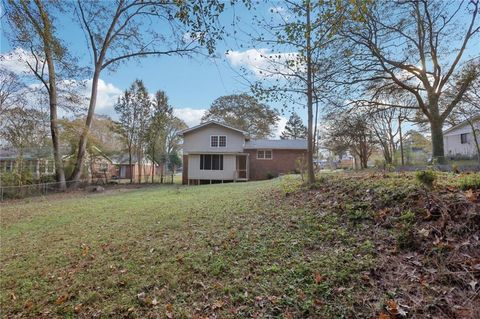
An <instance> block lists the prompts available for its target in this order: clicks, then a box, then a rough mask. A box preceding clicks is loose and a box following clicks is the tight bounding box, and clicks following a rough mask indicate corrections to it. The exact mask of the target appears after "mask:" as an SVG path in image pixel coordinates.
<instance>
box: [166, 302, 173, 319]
mask: <svg viewBox="0 0 480 319" xmlns="http://www.w3.org/2000/svg"><path fill="white" fill-rule="evenodd" d="M165 316H167V318H168V319H172V318H173V305H172V304H171V303H169V304H167V305H166V306H165Z"/></svg>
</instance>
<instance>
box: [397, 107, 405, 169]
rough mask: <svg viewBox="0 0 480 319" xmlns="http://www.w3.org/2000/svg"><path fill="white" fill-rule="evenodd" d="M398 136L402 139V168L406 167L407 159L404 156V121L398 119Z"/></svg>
mask: <svg viewBox="0 0 480 319" xmlns="http://www.w3.org/2000/svg"><path fill="white" fill-rule="evenodd" d="M398 134H399V138H400V156H401V160H402V166H405V157H404V155H403V136H402V119H401V117H400V116H399V117H398Z"/></svg>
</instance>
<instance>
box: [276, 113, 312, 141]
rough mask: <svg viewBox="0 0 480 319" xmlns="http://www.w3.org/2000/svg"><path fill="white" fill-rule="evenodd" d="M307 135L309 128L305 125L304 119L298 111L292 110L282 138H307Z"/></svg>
mask: <svg viewBox="0 0 480 319" xmlns="http://www.w3.org/2000/svg"><path fill="white" fill-rule="evenodd" d="M306 137H307V128H306V127H305V125H303V122H302V119H301V118H300V116H298V114H297V113H295V112H292V114H291V115H290V118H289V119H288V122H287V124H286V125H285V129H284V130H283V132H282V135H281V136H280V138H281V139H284V140H288V139H292V140H297V139H305V138H306Z"/></svg>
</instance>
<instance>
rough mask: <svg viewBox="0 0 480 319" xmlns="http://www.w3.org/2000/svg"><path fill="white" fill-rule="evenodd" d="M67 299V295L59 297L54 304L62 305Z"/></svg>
mask: <svg viewBox="0 0 480 319" xmlns="http://www.w3.org/2000/svg"><path fill="white" fill-rule="evenodd" d="M67 299H68V295H67V294H65V295H61V296H60V297H58V298H57V300H55V304H57V305H61V304H62V303H64V302H65V301H67Z"/></svg>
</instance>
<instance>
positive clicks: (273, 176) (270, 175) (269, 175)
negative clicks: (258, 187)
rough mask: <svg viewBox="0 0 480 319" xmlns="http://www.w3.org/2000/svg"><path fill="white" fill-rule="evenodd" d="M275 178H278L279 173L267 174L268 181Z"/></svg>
mask: <svg viewBox="0 0 480 319" xmlns="http://www.w3.org/2000/svg"><path fill="white" fill-rule="evenodd" d="M275 177H278V174H277V173H274V172H267V179H272V178H275Z"/></svg>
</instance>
